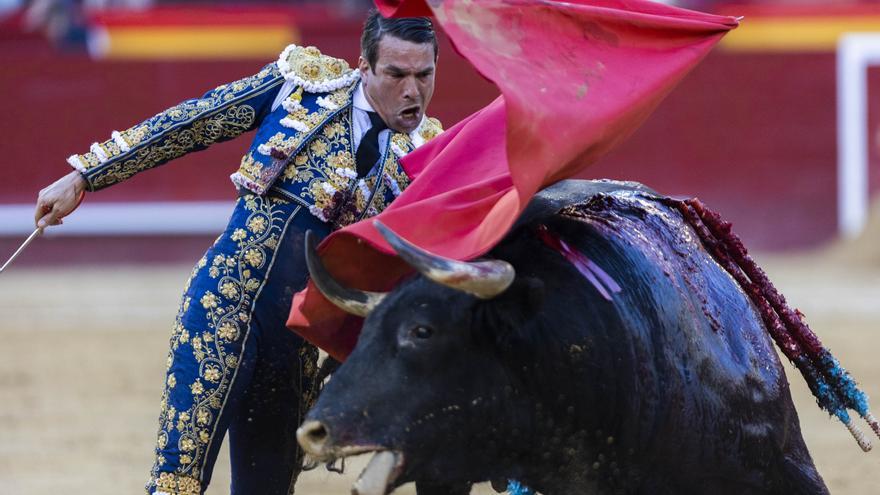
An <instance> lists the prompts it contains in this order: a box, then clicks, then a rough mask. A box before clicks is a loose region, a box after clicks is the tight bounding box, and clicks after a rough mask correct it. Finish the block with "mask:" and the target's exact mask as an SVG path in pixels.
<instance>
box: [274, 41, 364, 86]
mask: <svg viewBox="0 0 880 495" xmlns="http://www.w3.org/2000/svg"><path fill="white" fill-rule="evenodd" d="M278 69H279V70H280V71H281V75H282V76H284V79H285V80H287V81H291V82H293V83H294V84H296V85H297V86H299V87H301V88H303V90H304V91H308V92H309V93H328V92H330V91H336V90H337V89H340V88H343V87H346V86H348V85H350V84H351V83H353V82H354V81H355V80H357V78H358V77H359V76H360V74H359V73H358V71H356V70H354V69H352V68H351V67H349V65H348V62H346V61H345V60H342V59H340V58H335V57H330V56H328V55H324V54H322V53H321V52H320V50H318V49H317V48H315V47H314V46H305V47H304V46H297V45H290V46H288V47H287V48H285V49H284V51H283V52H281V56H280V57H278Z"/></svg>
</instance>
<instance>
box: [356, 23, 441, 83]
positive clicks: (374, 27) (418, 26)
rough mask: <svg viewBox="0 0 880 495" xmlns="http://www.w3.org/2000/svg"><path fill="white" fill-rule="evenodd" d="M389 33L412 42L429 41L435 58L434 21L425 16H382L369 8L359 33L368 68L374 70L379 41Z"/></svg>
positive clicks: (362, 52)
mask: <svg viewBox="0 0 880 495" xmlns="http://www.w3.org/2000/svg"><path fill="white" fill-rule="evenodd" d="M386 34H390V35H391V36H394V37H395V38H398V39H401V40H403V41H411V42H413V43H431V44H432V45H433V47H434V58H437V54H438V52H439V47H438V46H437V37H436V36H435V35H434V23H432V22H431V19H429V18H427V17H400V18H388V17H383V16H382V14H380V13H379V12H378V11H377V10H376V9H372V10H370V13H369V14H368V15H367V20H366V22H364V32H363V33H362V34H361V56H362V57H364V59H365V60H366V61H367V63H369V64H370V70H372V71H373V72H376V61H377V60H378V59H379V41H381V40H382V36H384V35H386Z"/></svg>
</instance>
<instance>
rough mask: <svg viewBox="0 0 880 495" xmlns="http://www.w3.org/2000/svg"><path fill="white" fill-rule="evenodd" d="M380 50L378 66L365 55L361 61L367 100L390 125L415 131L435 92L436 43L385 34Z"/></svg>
mask: <svg viewBox="0 0 880 495" xmlns="http://www.w3.org/2000/svg"><path fill="white" fill-rule="evenodd" d="M378 54H379V56H378V57H377V60H376V66H375V67H370V64H369V62H368V61H367V60H365V59H364V58H363V57H361V59H360V60H359V61H358V68H359V70H360V71H361V81H362V84H363V85H364V93H365V94H366V97H367V101H369V102H370V105H372V107H373V109H374V110H376V112H378V113H379V116H381V117H382V120H384V121H385V123H386V124H388V127H390V128H392V129H394V130H395V131H398V132H406V133H409V132H412V131H414V130H415V129H416V128H417V127H418V126H419V124H420V123H421V121H422V117H424V115H425V109H426V108H427V106H428V103H429V102H430V101H431V97H432V96H433V95H434V70H435V67H436V57H435V54H434V46H433V44H431V43H413V42H411V41H404V40H402V39H400V38H397V37H394V36H391V35H385V36H383V37H382V38H381V39H380V40H379V50H378Z"/></svg>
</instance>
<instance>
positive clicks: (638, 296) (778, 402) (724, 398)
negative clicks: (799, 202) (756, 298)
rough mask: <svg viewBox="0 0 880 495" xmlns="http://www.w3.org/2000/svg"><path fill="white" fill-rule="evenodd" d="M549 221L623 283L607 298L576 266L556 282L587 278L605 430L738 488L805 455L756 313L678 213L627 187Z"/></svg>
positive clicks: (650, 456)
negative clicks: (605, 401)
mask: <svg viewBox="0 0 880 495" xmlns="http://www.w3.org/2000/svg"><path fill="white" fill-rule="evenodd" d="M546 223H548V224H549V225H550V226H551V229H554V230H557V231H559V232H560V235H562V236H563V238H564V239H566V240H567V242H569V243H571V244H574V245H575V246H576V247H577V248H578V250H579V251H581V252H582V253H584V254H585V255H586V256H587V257H589V258H590V259H591V260H592V261H594V262H595V263H596V264H598V265H599V266H600V267H601V268H603V269H604V270H605V271H606V272H607V273H608V274H609V275H611V277H612V278H614V279H615V280H616V281H617V282H618V284H619V285H620V286H621V287H622V290H621V292H620V293H618V294H616V295H614V297H613V298H612V301H606V300H604V299H603V298H602V297H601V296H600V295H599V294H598V292H597V291H595V290H591V288H590V287H589V286H588V285H589V284H586V283H585V281H584V280H583V278H582V277H581V275H580V274H579V273H578V272H577V270H570V271H569V272H568V273H567V274H566V277H567V278H568V280H567V281H566V282H562V283H560V287H559V289H558V290H565V289H564V287H566V286H568V287H570V286H572V285H573V284H578V280H577V279H578V277H581V286H586V288H585V289H582V290H581V291H579V292H578V298H579V299H580V301H578V302H580V303H582V305H583V306H582V307H583V308H584V309H583V311H585V313H584V318H585V320H587V321H591V324H590V325H587V326H585V327H584V328H583V329H582V331H583V332H585V333H586V334H588V335H589V336H590V342H591V346H592V349H593V351H592V352H593V355H592V358H593V359H595V360H597V361H599V362H601V363H603V364H602V366H601V368H602V371H599V372H598V373H597V372H596V370H593V377H596V376H598V377H600V379H602V380H613V381H614V382H615V385H614V386H610V387H606V388H605V389H606V390H608V391H610V392H613V394H612V395H613V398H610V401H609V402H610V403H611V404H612V407H611V409H612V410H613V411H614V416H615V417H614V418H608V419H607V421H611V422H612V423H613V424H611V425H609V427H608V429H606V431H616V432H618V435H620V438H621V441H622V442H623V443H625V444H630V445H632V446H633V447H634V449H635V450H637V451H638V452H642V453H643V456H644V459H643V460H642V462H643V463H646V464H650V465H652V466H655V467H656V468H657V469H658V471H664V470H663V466H666V467H667V468H668V469H667V470H665V472H679V473H690V475H693V474H694V473H696V474H697V475H698V476H705V477H707V480H708V478H718V479H724V478H729V479H730V481H729V482H728V483H727V484H726V485H723V486H729V487H731V490H732V492H731V493H747V492H749V487H753V486H766V485H767V484H768V483H771V484H772V483H773V480H768V479H766V477H767V476H773V475H772V473H773V471H774V469H776V468H777V467H778V466H779V465H780V463H783V462H784V461H785V459H786V456H790V457H792V458H794V459H795V463H796V464H797V463H798V462H799V461H800V460H801V458H803V457H804V455H806V456H807V457H806V458H807V460H808V459H809V457H808V455H807V454H806V450H805V447H804V445H803V440H802V439H801V436H800V432H799V428H798V423H797V417H796V413H795V411H794V407H793V405H792V403H791V398H790V394H789V391H788V384H787V381H786V379H785V376H784V372H783V370H782V367H781V364H780V362H779V359H778V357H777V355H776V353H775V349H774V346H773V343H772V341H771V340H770V338H769V336H768V334H767V332H766V330H765V329H764V326H763V324H762V323H761V319H760V317H759V315H758V314H757V312H756V310H755V308H754V307H753V306H752V304H751V303H750V301H749V300H748V297H747V296H746V294H745V293H744V292H743V290H742V288H740V287H739V285H738V284H737V283H736V281H735V280H734V279H733V278H732V277H731V276H730V275H729V274H728V273H727V272H726V271H725V270H724V269H723V268H722V267H720V266H719V265H718V264H717V263H716V262H715V260H714V259H713V258H712V256H711V255H710V254H708V253H707V252H706V250H705V249H704V248H703V246H702V244H701V242H700V240H699V239H698V238H697V237H696V235H695V234H694V233H693V231H692V230H691V229H690V227H689V226H688V225H687V224H686V223H685V222H684V221H683V220H682V218H681V217H680V216H679V214H678V213H677V212H675V211H674V210H671V209H669V208H668V207H666V206H664V205H663V204H662V203H660V202H658V201H657V200H655V199H652V198H651V197H650V196H647V195H643V194H642V193H639V192H633V191H621V192H617V193H610V194H606V195H600V196H596V197H594V198H593V199H592V200H591V201H589V202H587V203H584V204H581V205H578V206H577V207H570V208H568V209H566V210H564V211H563V213H562V214H560V215H557V216H556V217H555V218H552V219H548V220H547V221H546ZM566 292H567V294H568V297H570V293H571V292H572V291H571V290H567V291H566ZM562 297H563V298H565V297H567V296H562ZM570 303H571V305H572V306H574V305H575V304H576V302H575V301H571V302H570ZM597 308H599V309H597ZM597 317H598V319H599V320H601V321H600V322H596V321H595V318H597ZM584 378H585V379H589V378H588V377H584ZM810 465H811V463H810ZM689 478H690V476H689ZM734 480H735V481H734ZM691 481H692V480H691ZM664 482H667V483H672V484H675V481H674V480H670V479H666V480H665V481H664ZM679 489H681V490H683V491H684V492H686V491H687V490H685V489H684V488H683V487H679Z"/></svg>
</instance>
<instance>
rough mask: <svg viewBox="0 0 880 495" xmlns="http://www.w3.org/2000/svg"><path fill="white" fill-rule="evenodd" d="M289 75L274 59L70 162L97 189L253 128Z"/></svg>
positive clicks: (89, 186) (91, 186)
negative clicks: (278, 66) (250, 73)
mask: <svg viewBox="0 0 880 495" xmlns="http://www.w3.org/2000/svg"><path fill="white" fill-rule="evenodd" d="M283 83H284V79H283V78H282V77H281V74H280V72H279V70H278V68H277V66H276V64H270V65H268V66H266V67H265V68H264V69H263V70H262V71H260V72H259V73H258V74H256V75H254V76H251V77H247V78H244V79H241V80H238V81H235V82H232V83H229V84H224V85H222V86H218V87H217V88H215V89H213V90H211V91H209V92H207V93H206V94H205V95H203V96H202V97H200V98H196V99H191V100H186V101H184V102H182V103H180V104H178V105H176V106H174V107H171V108H169V109H167V110H165V111H164V112H161V113H159V114H157V115H155V116H154V117H152V118H150V119H148V120H146V121H144V122H142V123H140V124H137V125H135V126H134V127H132V128H130V129H127V130H124V131H122V132H115V131H114V132H113V134H112V137H111V139H109V140H107V141H104V142H103V143H95V144H93V145H92V146H91V148H90V150H89V152H87V153H84V154H81V155H73V156H71V157H70V158H69V159H68V162H69V163H70V164H71V165H72V166H73V167H75V168H76V169H77V170H79V171H80V172H81V173H82V174H83V177H84V178H85V179H86V181H87V182H88V189H89V190H90V191H95V190H98V189H102V188H105V187H108V186H111V185H113V184H116V183H118V182H122V181H123V180H125V179H128V178H129V177H131V176H133V175H135V174H137V173H139V172H142V171H144V170H148V169H150V168H153V167H156V166H159V165H162V164H164V163H166V162H168V161H170V160H172V159H174V158H178V157H180V156H183V155H185V154H187V153H190V152H193V151H199V150H202V149H205V148H207V147H208V146H210V145H212V144H214V143H218V142H221V141H226V140H228V139H232V138H234V137H237V136H239V135H241V134H243V133H245V132H247V131H249V130H252V129H254V128H255V127H256V126H257V125H258V124H259V120H260V119H261V118H262V116H263V115H264V114H265V113H266V112H267V111H268V109H269V108H270V107H271V104H272V101H273V100H274V98H275V96H276V94H277V92H278V90H279V88H280V87H281V85H282V84H283Z"/></svg>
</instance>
